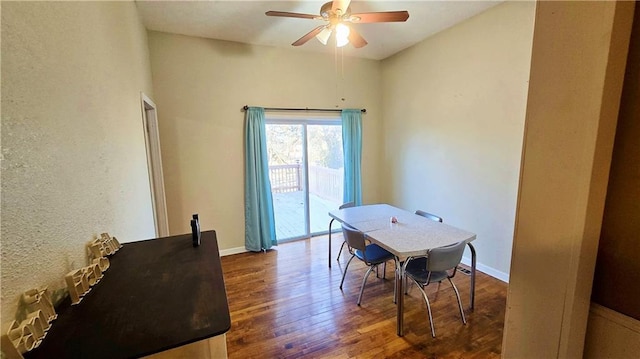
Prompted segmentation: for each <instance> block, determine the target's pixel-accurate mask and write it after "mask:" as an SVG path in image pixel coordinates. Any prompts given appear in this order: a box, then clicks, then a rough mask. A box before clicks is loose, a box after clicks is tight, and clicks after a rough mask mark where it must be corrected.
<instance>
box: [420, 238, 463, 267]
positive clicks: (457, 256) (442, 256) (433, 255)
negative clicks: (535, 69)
mask: <svg viewBox="0 0 640 359" xmlns="http://www.w3.org/2000/svg"><path fill="white" fill-rule="evenodd" d="M466 244H467V243H466V242H465V241H461V242H458V243H456V244H452V245H450V246H446V247H440V248H433V249H430V250H429V252H428V253H429V254H427V258H429V259H428V260H427V271H429V272H439V271H445V270H449V269H454V268H456V267H457V266H458V264H460V261H461V260H462V254H463V253H464V246H465V245H466Z"/></svg>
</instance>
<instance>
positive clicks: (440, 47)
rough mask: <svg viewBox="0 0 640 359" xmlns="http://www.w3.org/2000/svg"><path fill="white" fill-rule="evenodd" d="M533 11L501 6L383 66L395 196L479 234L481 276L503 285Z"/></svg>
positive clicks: (390, 195)
mask: <svg viewBox="0 0 640 359" xmlns="http://www.w3.org/2000/svg"><path fill="white" fill-rule="evenodd" d="M534 9H535V4H534V3H532V2H510V3H505V4H502V5H498V6H496V7H494V8H491V9H489V10H488V11H486V12H484V13H482V14H480V15H478V16H475V17H473V18H471V19H469V20H468V21H466V22H464V23H462V24H459V25H457V26H455V27H453V28H450V29H448V30H445V31H443V32H441V33H439V34H436V35H435V36H433V37H431V38H428V39H427V40H425V41H423V42H422V43H420V44H418V45H416V46H414V47H412V48H410V49H408V50H405V51H404V52H402V53H400V54H398V55H396V56H394V57H392V58H389V59H387V60H385V61H384V62H383V86H384V90H383V98H384V101H383V113H384V116H383V118H384V129H383V133H384V142H385V150H384V151H385V153H384V168H385V171H384V173H383V175H386V184H387V187H386V191H387V196H386V197H387V199H388V200H389V201H390V202H391V203H393V204H395V205H398V206H400V207H403V208H407V209H418V208H419V209H423V210H425V211H428V212H433V213H436V214H438V215H439V216H441V217H443V218H444V221H445V222H446V223H449V224H452V225H454V226H459V227H461V228H464V229H467V230H470V231H472V232H475V233H476V234H477V241H476V242H474V246H475V247H476V249H477V251H478V261H479V263H480V264H481V265H482V268H481V269H483V270H484V271H487V272H488V273H490V274H492V275H494V276H498V277H501V278H503V279H506V277H507V276H508V273H509V263H510V258H511V243H512V240H513V226H514V220H515V212H516V207H515V206H516V195H517V188H518V176H519V169H520V156H521V148H522V136H523V128H524V114H525V108H526V98H527V83H528V78H529V64H530V58H531V41H532V32H533V15H534Z"/></svg>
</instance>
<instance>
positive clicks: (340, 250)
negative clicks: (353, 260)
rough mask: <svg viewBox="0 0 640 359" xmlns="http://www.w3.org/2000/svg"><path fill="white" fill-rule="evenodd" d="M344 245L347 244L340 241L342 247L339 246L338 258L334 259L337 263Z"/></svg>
mask: <svg viewBox="0 0 640 359" xmlns="http://www.w3.org/2000/svg"><path fill="white" fill-rule="evenodd" d="M345 244H347V242H345V241H342V245H341V246H340V250H339V251H338V256H337V257H336V260H337V261H340V255H341V254H342V249H343V248H344V245H345Z"/></svg>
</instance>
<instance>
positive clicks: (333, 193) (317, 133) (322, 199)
mask: <svg viewBox="0 0 640 359" xmlns="http://www.w3.org/2000/svg"><path fill="white" fill-rule="evenodd" d="M307 142H308V145H307V152H308V155H307V158H308V167H309V175H308V176H309V222H310V231H311V233H320V232H326V231H327V230H328V227H327V226H328V223H329V221H330V220H331V218H330V217H329V215H328V212H329V211H331V210H333V209H337V208H338V207H339V206H340V205H341V204H342V186H343V174H344V169H343V162H344V161H343V157H342V127H341V126H340V125H307Z"/></svg>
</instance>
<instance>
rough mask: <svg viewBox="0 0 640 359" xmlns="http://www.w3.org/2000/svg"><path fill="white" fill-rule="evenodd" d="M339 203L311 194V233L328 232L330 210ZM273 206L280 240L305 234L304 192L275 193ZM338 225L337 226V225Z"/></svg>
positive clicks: (277, 235) (277, 234)
mask: <svg viewBox="0 0 640 359" xmlns="http://www.w3.org/2000/svg"><path fill="white" fill-rule="evenodd" d="M338 206H339V204H337V203H334V202H331V201H329V200H326V199H322V198H320V197H318V196H317V195H315V194H313V193H310V194H309V217H310V230H311V233H313V234H316V233H321V232H327V231H328V230H329V221H330V220H331V218H330V217H329V215H328V212H329V211H331V210H333V209H337V208H338ZM273 208H274V212H275V217H276V238H277V239H278V240H283V239H285V240H286V239H289V238H300V237H302V236H304V234H305V223H304V192H303V191H295V192H285V193H274V194H273ZM336 227H337V226H336Z"/></svg>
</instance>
